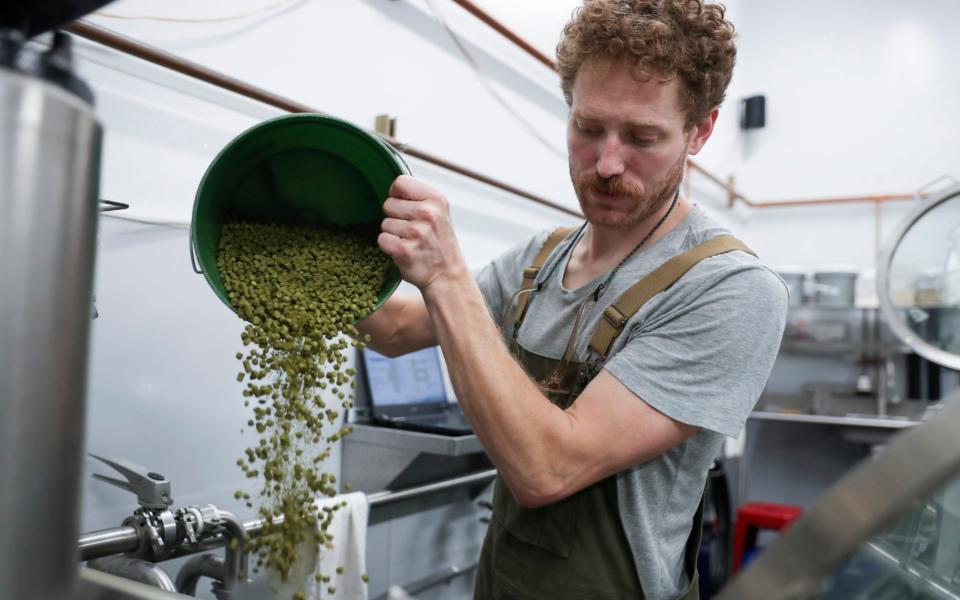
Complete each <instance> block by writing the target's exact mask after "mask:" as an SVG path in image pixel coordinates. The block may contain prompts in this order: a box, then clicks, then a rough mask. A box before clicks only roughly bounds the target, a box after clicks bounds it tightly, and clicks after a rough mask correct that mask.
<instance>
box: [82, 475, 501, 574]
mask: <svg viewBox="0 0 960 600" xmlns="http://www.w3.org/2000/svg"><path fill="white" fill-rule="evenodd" d="M496 476H497V470H496V469H488V470H486V471H478V472H476V473H470V474H469V475H461V476H459V477H451V478H450V479H444V480H441V481H436V482H433V483H427V484H424V485H420V486H415V487H411V488H407V489H404V490H397V491H383V492H375V493H373V494H369V495H368V496H367V499H368V500H369V501H370V507H371V508H376V507H378V506H384V505H387V504H392V503H394V502H400V501H401V500H409V499H411V498H416V497H418V496H423V495H426V494H432V493H435V492H440V491H443V490H449V489H453V488H457V487H462V486H465V485H473V484H479V483H486V482H488V481H491V480H493V478H495V477H496ZM218 515H219V516H220V518H221V519H222V520H223V523H224V524H225V525H226V527H225V528H226V534H227V535H217V536H215V537H212V538H206V539H202V540H200V542H199V543H197V544H195V545H193V546H191V547H181V548H178V549H177V550H176V551H174V552H173V553H172V554H171V555H170V556H169V557H167V560H169V559H172V558H180V557H182V556H190V555H193V554H198V553H200V552H206V551H208V550H213V549H215V548H219V547H221V546H224V545H226V546H227V552H228V554H227V567H230V568H231V569H233V570H231V571H229V572H228V576H234V574H236V575H235V576H236V577H239V573H241V572H243V571H245V568H244V566H245V565H244V561H245V559H246V556H245V554H244V553H243V552H242V551H238V553H237V554H238V556H236V557H231V556H230V554H229V552H230V548H229V541H230V539H232V538H233V537H237V536H239V538H240V539H242V536H243V534H244V533H245V534H246V535H247V536H257V535H260V532H261V531H263V524H264V520H263V519H250V520H247V521H243V522H241V521H240V520H239V519H237V517H236V516H234V515H233V514H232V513H229V512H227V511H223V510H221V511H218ZM274 521H275V522H277V519H275V520H274ZM139 544H140V540H139V537H138V533H137V530H136V529H135V528H133V527H116V528H113V529H101V530H100V531H93V532H91V533H85V534H83V535H82V536H80V544H79V546H80V560H81V561H84V560H91V559H94V558H98V557H101V556H108V555H110V554H117V553H121V552H133V551H135V550H136V549H137V547H139ZM231 564H232V565H234V567H231Z"/></svg>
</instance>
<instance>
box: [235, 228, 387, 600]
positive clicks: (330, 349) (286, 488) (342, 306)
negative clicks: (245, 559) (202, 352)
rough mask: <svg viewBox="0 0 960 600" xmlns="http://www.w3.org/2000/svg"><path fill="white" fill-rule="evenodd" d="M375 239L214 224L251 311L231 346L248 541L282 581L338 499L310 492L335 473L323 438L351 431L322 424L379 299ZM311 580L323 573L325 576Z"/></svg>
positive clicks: (365, 233)
mask: <svg viewBox="0 0 960 600" xmlns="http://www.w3.org/2000/svg"><path fill="white" fill-rule="evenodd" d="M375 239H376V226H375V225H374V226H371V228H369V229H366V230H362V229H354V230H336V231H330V230H325V229H321V228H318V227H302V226H280V225H264V224H252V223H226V224H225V225H224V226H223V228H222V230H221V236H220V246H219V253H218V257H217V264H218V268H219V271H220V275H221V277H222V279H223V282H224V286H225V288H226V290H227V294H228V296H229V299H230V302H231V304H232V305H233V306H234V307H235V308H236V311H237V314H239V315H240V317H241V318H242V319H243V320H244V321H246V322H247V324H246V326H245V327H244V329H243V332H242V334H241V335H240V339H241V342H242V343H243V346H244V351H243V352H238V353H236V359H237V360H238V361H239V362H240V365H241V367H242V368H241V369H239V372H238V373H237V381H238V382H240V383H242V384H243V386H242V387H243V391H242V394H243V397H244V398H249V399H252V400H256V402H254V403H253V406H254V407H253V409H252V412H253V418H251V419H249V420H248V421H247V427H250V428H253V429H255V430H256V432H257V433H258V434H259V440H258V443H257V445H256V446H255V447H254V448H248V449H247V450H246V456H245V458H246V460H244V459H240V460H239V461H237V464H238V465H239V466H240V468H241V470H242V471H243V472H244V474H245V475H246V476H247V477H248V478H251V479H253V478H257V480H258V481H259V482H260V484H261V485H262V488H261V490H260V497H259V503H260V506H258V507H257V512H258V513H259V514H260V515H261V516H262V517H263V519H264V520H265V522H266V524H265V526H264V528H263V533H262V534H261V535H260V536H258V537H257V538H254V539H252V540H249V541H248V545H249V548H248V549H249V550H251V551H252V552H253V553H255V554H256V555H257V557H258V558H257V561H256V565H257V568H258V569H259V568H268V569H271V570H273V571H275V572H276V573H278V574H279V575H280V578H281V580H283V581H285V580H286V579H287V577H288V574H289V571H290V568H291V566H292V565H293V564H294V563H295V562H296V559H297V555H296V549H297V547H298V546H299V545H300V544H301V543H303V542H305V541H311V542H316V543H318V544H324V545H330V544H331V543H332V541H333V536H332V535H331V534H329V532H328V531H327V529H328V528H329V526H330V524H331V523H332V520H333V512H334V510H337V509H339V508H342V507H343V506H344V505H342V504H338V505H336V506H334V507H332V508H330V510H326V509H325V510H323V511H320V512H317V511H316V508H315V505H314V500H315V498H317V497H318V496H320V495H323V496H335V495H336V493H337V489H336V486H335V484H336V478H335V477H334V476H333V475H332V474H329V473H321V472H319V470H318V469H319V468H320V465H321V464H322V463H323V461H324V460H326V459H327V458H328V457H329V456H330V452H331V450H332V446H331V445H330V444H333V443H335V442H337V441H339V440H340V439H342V438H343V436H345V435H347V434H348V433H350V431H352V429H351V428H349V427H342V428H341V429H340V430H339V431H335V432H327V431H325V428H327V427H330V426H331V425H333V424H335V423H336V421H337V420H338V419H339V418H340V413H339V412H338V411H336V410H333V409H331V408H330V407H329V406H328V401H329V400H332V399H336V400H337V401H339V403H340V404H341V406H342V407H343V408H344V409H347V408H349V407H351V406H352V403H351V402H350V401H351V400H353V394H352V393H350V394H349V398H348V395H347V392H346V386H347V385H348V384H349V385H350V388H349V389H350V390H352V389H354V388H355V387H356V384H355V382H353V381H352V379H353V377H354V376H355V375H356V373H355V372H354V370H353V369H349V368H345V365H346V363H347V351H348V349H349V348H351V347H352V346H358V347H359V346H362V342H360V341H359V339H356V338H359V336H360V333H359V332H358V331H357V329H356V327H355V326H354V325H353V322H354V321H355V320H356V319H357V318H359V317H360V316H362V315H364V314H367V313H369V312H370V311H372V310H373V308H374V307H375V306H376V302H377V294H378V291H379V287H380V285H381V282H382V281H383V278H384V275H385V273H386V270H387V269H388V268H389V267H390V264H391V263H390V259H389V257H387V256H386V255H385V254H383V253H382V252H381V251H380V250H379V248H377V246H376V243H375ZM343 334H347V335H350V336H352V337H353V338H355V340H356V341H354V342H353V343H351V342H349V341H348V340H347V339H345V338H344V337H343ZM364 341H366V342H369V341H370V338H369V336H367V337H365V338H364ZM328 388H329V389H328ZM321 393H325V394H327V397H326V401H325V399H324V398H322V397H321ZM250 402H251V400H246V401H245V406H247V405H249V404H250ZM261 474H262V475H261ZM344 488H345V489H349V487H348V486H347V485H345V486H344ZM235 498H236V499H238V500H240V499H243V500H245V501H246V505H247V506H248V507H252V503H251V502H250V495H249V494H247V493H244V492H242V491H238V492H237V493H236V494H235ZM280 517H282V520H281V519H280ZM337 573H338V574H342V568H341V569H337ZM319 581H322V582H323V583H324V584H330V577H329V576H320V579H319ZM365 581H366V580H365ZM328 591H329V593H331V594H333V593H335V588H334V587H333V586H332V585H331V586H330V587H329V588H328ZM301 597H303V596H302V595H295V596H294V598H295V599H296V598H301Z"/></svg>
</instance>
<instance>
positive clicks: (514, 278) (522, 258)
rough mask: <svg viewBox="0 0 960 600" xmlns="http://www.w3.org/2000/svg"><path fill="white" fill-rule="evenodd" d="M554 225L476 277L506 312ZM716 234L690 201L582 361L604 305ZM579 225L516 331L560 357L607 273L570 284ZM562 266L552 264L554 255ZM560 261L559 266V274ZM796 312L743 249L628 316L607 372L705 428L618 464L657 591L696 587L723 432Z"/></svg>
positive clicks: (625, 269) (593, 318)
mask: <svg viewBox="0 0 960 600" xmlns="http://www.w3.org/2000/svg"><path fill="white" fill-rule="evenodd" d="M548 234H549V231H544V232H542V233H540V234H538V235H536V236H534V237H533V239H531V240H529V241H528V242H526V243H525V244H521V245H519V246H517V247H515V248H513V249H512V250H510V251H508V252H507V253H506V254H504V255H503V256H501V257H500V258H498V259H496V260H495V261H493V262H492V263H490V264H489V265H487V266H486V267H484V269H483V270H482V271H481V272H480V273H479V274H478V275H477V283H478V284H479V286H480V289H481V291H482V292H483V295H484V297H485V299H486V302H487V305H488V307H489V309H490V312H491V315H492V316H493V318H494V319H496V320H497V321H498V322H499V319H500V317H501V315H502V313H503V310H504V307H505V305H506V303H507V302H509V301H510V299H511V297H512V295H513V294H514V292H516V290H517V289H518V288H519V286H520V284H521V282H522V272H523V269H524V268H525V267H527V266H529V265H530V263H531V262H533V258H534V256H536V254H537V252H538V251H539V249H540V247H541V246H542V245H543V242H544V241H545V240H546V238H547V235H548ZM718 235H730V232H729V231H726V230H725V229H723V228H722V227H720V226H719V225H717V224H716V223H715V222H714V221H712V220H711V219H710V218H709V217H708V216H707V215H706V214H705V213H704V211H703V210H701V209H700V208H699V207H694V209H693V211H691V213H690V214H689V215H688V216H687V217H686V218H685V219H684V221H683V222H682V223H681V224H680V225H679V226H678V227H676V228H675V229H673V230H672V231H670V232H669V233H667V235H665V236H664V237H662V238H661V239H659V240H658V241H657V242H656V243H654V244H652V245H650V246H649V247H646V248H642V249H641V250H640V251H639V252H638V253H637V254H636V255H635V256H633V257H632V258H631V259H630V260H629V261H627V262H626V263H625V264H624V265H623V266H622V267H621V268H620V271H619V272H618V273H617V274H616V276H615V277H614V279H613V281H612V282H611V283H610V287H609V288H608V289H607V290H606V291H605V292H604V293H603V294H602V295H601V296H600V299H599V301H598V302H597V303H592V304H591V305H590V306H589V307H588V308H587V310H586V312H585V313H584V316H583V322H582V324H581V330H580V334H579V336H578V339H577V344H576V348H575V356H576V360H577V361H581V362H582V361H584V360H586V358H587V356H588V352H589V350H588V348H587V345H588V343H589V341H590V337H591V335H592V334H593V331H594V330H595V329H596V327H597V323H598V322H599V320H600V319H601V318H602V314H603V309H604V308H606V307H607V306H609V305H610V304H612V303H613V302H614V301H615V300H616V299H617V298H618V297H619V296H620V295H621V294H622V293H623V292H624V291H626V290H627V289H628V288H629V287H630V286H631V285H633V284H634V283H636V282H637V281H639V280H640V279H642V278H643V277H644V276H646V275H647V274H648V273H650V272H651V271H653V270H654V269H655V268H657V267H658V266H660V265H661V264H663V263H664V262H666V261H667V260H668V259H670V258H671V257H673V256H675V255H677V254H680V253H681V252H685V251H687V250H690V249H692V248H694V247H695V246H697V245H698V244H700V243H701V242H703V241H705V240H708V239H711V238H713V237H716V236H718ZM572 238H573V235H571V236H568V238H567V240H565V241H564V242H563V243H561V244H560V246H559V247H558V248H557V249H556V250H554V252H553V253H552V254H551V256H550V257H549V258H548V260H547V262H546V264H545V265H544V268H543V269H542V270H541V271H540V276H541V277H545V276H548V278H547V280H546V281H545V282H544V284H545V285H544V287H543V289H542V290H541V291H540V292H537V293H536V294H534V295H533V297H532V298H531V300H530V303H529V307H528V309H527V313H526V317H525V319H524V321H523V324H522V325H521V327H520V330H519V331H518V333H517V336H518V340H519V342H520V345H521V346H523V347H524V348H526V349H527V350H530V351H531V352H536V353H537V354H540V355H542V356H546V357H548V358H553V359H559V358H560V357H561V354H562V353H563V351H564V348H565V346H566V344H567V340H568V338H569V336H570V328H571V327H572V325H573V321H574V318H575V316H576V313H577V311H578V310H579V308H580V305H581V304H582V302H583V301H584V300H585V299H586V297H587V296H589V295H590V294H592V293H593V291H594V290H595V289H596V287H597V285H599V283H600V282H601V281H603V280H604V279H605V278H606V276H607V274H606V273H604V274H603V275H601V276H600V277H598V278H597V279H596V280H594V281H592V282H590V283H587V284H586V285H584V286H582V287H580V288H579V289H576V290H566V289H564V288H563V285H562V280H563V272H564V271H565V269H566V261H567V258H568V257H569V253H568V252H564V250H565V248H566V247H567V246H569V244H570V243H571V241H572ZM554 264H555V265H556V268H552V266H553V265H554ZM550 271H552V274H551V273H550ZM786 312H787V288H786V286H785V284H784V283H783V281H782V280H781V279H780V278H779V277H778V276H777V275H776V274H775V273H774V272H772V271H770V270H769V269H767V268H766V267H764V266H763V265H762V264H761V263H760V262H759V261H758V260H757V259H756V258H754V257H753V256H751V255H749V254H747V253H745V252H740V251H734V252H729V253H727V254H723V255H719V256H715V257H711V258H707V259H705V260H703V261H701V262H700V263H699V264H697V265H696V266H695V267H693V268H692V269H691V270H690V271H688V272H687V273H686V274H685V275H684V276H683V277H682V278H681V279H680V280H679V281H677V282H676V283H675V284H674V285H673V286H672V287H671V288H669V289H668V290H666V291H665V292H662V293H660V294H657V295H656V296H654V297H653V298H651V299H650V300H649V301H648V302H647V303H646V304H645V305H644V306H643V307H642V308H641V309H640V310H639V311H638V312H637V313H636V314H635V315H634V316H633V317H632V318H631V319H630V320H629V321H628V322H627V324H626V328H625V329H624V331H623V333H622V334H621V335H620V337H619V338H618V339H617V341H616V343H615V344H614V346H613V348H612V349H611V352H610V354H609V358H608V359H607V362H606V364H605V367H604V368H606V369H607V371H608V372H610V373H611V374H612V375H613V376H614V377H616V378H617V379H618V380H619V381H620V382H621V383H623V384H624V385H625V386H626V387H627V388H628V389H630V390H631V391H632V392H633V393H634V394H636V395H637V396H638V397H639V398H641V399H643V401H645V402H646V403H647V404H649V405H650V406H652V407H653V408H655V409H657V410H658V411H660V412H661V413H663V414H665V415H667V416H668V417H671V418H672V419H675V420H677V421H681V422H683V423H687V424H690V425H694V426H697V427H700V428H701V431H700V432H699V433H697V434H696V435H694V436H692V437H691V438H690V439H688V440H687V441H686V442H684V443H682V444H680V445H678V446H676V447H675V448H672V449H670V450H668V451H667V452H666V453H664V454H662V455H660V456H658V457H656V458H653V459H651V460H649V461H647V462H645V463H641V464H638V465H635V466H633V467H631V468H629V469H626V470H624V471H621V472H620V473H618V474H617V491H618V497H619V505H620V517H621V520H622V522H623V528H624V531H625V533H626V536H627V540H628V542H629V544H630V548H631V550H632V552H633V558H634V562H635V564H636V567H637V573H638V575H639V577H640V582H641V585H642V586H643V591H644V594H645V595H646V597H647V598H648V600H661V599H673V598H677V597H680V596H682V595H683V594H684V593H685V592H686V591H687V589H688V587H689V585H690V580H689V577H688V576H687V574H686V573H685V572H684V567H683V556H684V548H685V545H686V542H687V538H688V536H689V534H690V530H691V524H692V522H693V515H694V513H695V512H696V509H697V506H698V505H699V503H700V498H701V496H702V494H703V489H704V485H705V482H706V477H707V471H708V470H709V468H710V465H711V464H712V462H713V459H714V458H715V457H717V456H718V455H719V453H720V449H721V447H722V444H723V439H724V436H730V437H736V436H737V435H739V433H740V430H741V429H742V428H743V425H744V423H745V422H746V420H747V417H748V416H749V414H750V411H751V410H752V409H753V406H754V405H755V404H756V401H757V399H758V398H759V397H760V393H761V392H762V390H763V387H764V385H765V383H766V381H767V377H768V376H769V374H770V370H771V368H772V367H773V362H774V359H775V358H776V355H777V349H778V347H779V344H780V338H781V335H782V333H783V327H784V323H785V320H786Z"/></svg>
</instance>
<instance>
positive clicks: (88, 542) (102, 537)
mask: <svg viewBox="0 0 960 600" xmlns="http://www.w3.org/2000/svg"><path fill="white" fill-rule="evenodd" d="M78 545H79V548H80V561H81V562H82V561H85V560H92V559H95V558H100V557H102V556H110V555H111V554H125V553H127V552H133V551H135V550H136V549H137V548H139V547H140V533H139V532H138V531H137V529H136V528H135V527H129V526H126V527H114V528H112V529H101V530H99V531H92V532H90V533H85V534H83V535H81V536H80V543H79V544H78Z"/></svg>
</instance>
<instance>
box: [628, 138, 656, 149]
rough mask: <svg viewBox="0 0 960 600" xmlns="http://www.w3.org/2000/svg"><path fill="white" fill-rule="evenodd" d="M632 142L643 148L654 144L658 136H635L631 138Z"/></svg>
mask: <svg viewBox="0 0 960 600" xmlns="http://www.w3.org/2000/svg"><path fill="white" fill-rule="evenodd" d="M630 143H631V144H633V145H635V146H640V147H641V148H645V147H647V146H652V145H654V144H656V143H657V138H651V137H640V136H634V137H632V138H630Z"/></svg>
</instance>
